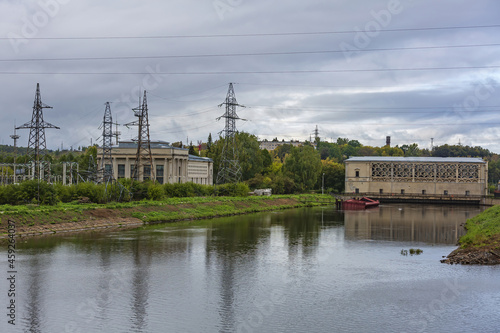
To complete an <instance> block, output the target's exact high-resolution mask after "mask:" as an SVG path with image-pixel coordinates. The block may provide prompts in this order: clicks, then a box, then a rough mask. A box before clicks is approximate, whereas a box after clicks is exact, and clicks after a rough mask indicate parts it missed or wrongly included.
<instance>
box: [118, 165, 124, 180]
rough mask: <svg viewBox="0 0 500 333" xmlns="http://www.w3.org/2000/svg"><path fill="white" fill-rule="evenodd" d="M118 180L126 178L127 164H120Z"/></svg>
mask: <svg viewBox="0 0 500 333" xmlns="http://www.w3.org/2000/svg"><path fill="white" fill-rule="evenodd" d="M118 178H125V164H118Z"/></svg>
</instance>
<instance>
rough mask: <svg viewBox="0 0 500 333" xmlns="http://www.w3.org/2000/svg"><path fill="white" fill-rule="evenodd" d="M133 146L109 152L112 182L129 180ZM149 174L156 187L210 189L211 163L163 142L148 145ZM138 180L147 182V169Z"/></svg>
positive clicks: (128, 144) (122, 144)
mask: <svg viewBox="0 0 500 333" xmlns="http://www.w3.org/2000/svg"><path fill="white" fill-rule="evenodd" d="M136 152H137V144H136V143H135V142H131V141H127V142H120V143H119V145H118V147H113V148H112V157H113V175H114V178H115V179H120V178H132V175H133V172H134V170H133V169H134V164H135V156H136ZM151 154H152V156H153V172H154V175H155V177H156V180H157V181H158V182H159V183H160V184H164V183H186V182H193V183H195V184H202V185H213V161H212V159H210V158H206V157H200V156H195V155H189V154H188V149H184V148H176V147H172V146H170V145H169V144H168V143H167V142H163V141H154V142H151ZM101 158H102V149H101V148H98V149H97V165H101ZM140 174H141V179H139V180H141V181H142V180H145V179H150V178H151V169H150V168H148V167H146V168H144V170H143V172H141V173H140Z"/></svg>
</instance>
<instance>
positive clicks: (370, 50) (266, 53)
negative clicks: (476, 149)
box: [0, 43, 500, 62]
mask: <svg viewBox="0 0 500 333" xmlns="http://www.w3.org/2000/svg"><path fill="white" fill-rule="evenodd" d="M491 46H500V43H493V44H475V45H442V46H418V47H391V48H379V49H357V50H356V52H378V51H407V50H429V49H447V48H469V47H491ZM344 52H345V51H343V50H318V51H287V52H255V53H222V54H184V55H154V56H121V57H76V58H26V59H0V62H30V61H37V62H39V61H88V60H135V59H168V58H212V57H247V56H252V57H253V56H275V55H302V54H327V53H344Z"/></svg>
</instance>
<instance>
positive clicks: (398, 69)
mask: <svg viewBox="0 0 500 333" xmlns="http://www.w3.org/2000/svg"><path fill="white" fill-rule="evenodd" d="M497 68H500V66H460V67H459V66H455V67H422V68H372V69H332V70H285V71H225V72H223V71H218V72H201V71H200V72H157V73H156V74H158V75H233V74H311V73H363V72H398V71H401V72H404V71H436V70H463V69H497ZM148 74H151V73H148V72H100V73H98V72H7V71H3V72H0V75H148Z"/></svg>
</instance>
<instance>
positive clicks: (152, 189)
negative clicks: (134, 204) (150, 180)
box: [147, 184, 165, 200]
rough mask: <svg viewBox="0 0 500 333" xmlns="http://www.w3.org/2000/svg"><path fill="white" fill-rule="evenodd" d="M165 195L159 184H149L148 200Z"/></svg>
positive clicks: (159, 198)
mask: <svg viewBox="0 0 500 333" xmlns="http://www.w3.org/2000/svg"><path fill="white" fill-rule="evenodd" d="M164 197H165V191H164V190H163V187H162V186H161V185H160V184H151V185H150V186H149V187H148V196H147V198H148V199H149V200H162V199H163V198H164Z"/></svg>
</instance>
